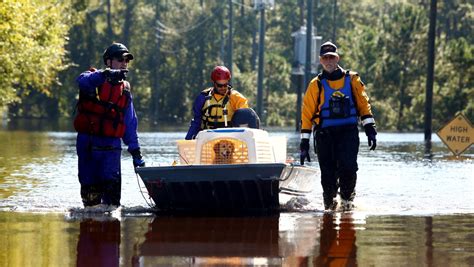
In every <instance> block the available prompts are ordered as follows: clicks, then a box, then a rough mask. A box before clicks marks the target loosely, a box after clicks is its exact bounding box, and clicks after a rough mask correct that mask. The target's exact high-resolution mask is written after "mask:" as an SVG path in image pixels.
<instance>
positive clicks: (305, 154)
mask: <svg viewBox="0 0 474 267" xmlns="http://www.w3.org/2000/svg"><path fill="white" fill-rule="evenodd" d="M305 159H307V160H308V162H311V158H310V157H309V139H308V138H301V143H300V162H301V165H304V160H305Z"/></svg>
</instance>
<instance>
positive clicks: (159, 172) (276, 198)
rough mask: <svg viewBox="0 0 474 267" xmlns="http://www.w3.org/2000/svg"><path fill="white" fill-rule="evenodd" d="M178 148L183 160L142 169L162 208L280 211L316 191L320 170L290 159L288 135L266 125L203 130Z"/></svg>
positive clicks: (158, 208) (141, 173) (156, 205)
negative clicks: (275, 132) (272, 133)
mask: <svg viewBox="0 0 474 267" xmlns="http://www.w3.org/2000/svg"><path fill="white" fill-rule="evenodd" d="M177 147H178V151H179V157H180V160H179V162H175V164H171V165H169V166H152V167H141V168H140V167H139V168H136V172H137V174H138V175H139V176H140V178H141V179H142V181H143V183H144V185H145V187H146V189H147V191H148V194H149V196H150V197H151V199H152V200H153V202H154V205H155V208H156V209H157V210H158V211H164V212H180V211H186V212H193V211H197V212H212V213H213V212H231V213H235V212H253V211H255V212H271V211H277V210H279V209H280V208H281V205H282V204H284V203H283V199H286V200H288V199H290V198H292V197H304V196H306V195H308V194H310V193H311V191H312V189H313V188H314V187H315V184H314V181H315V180H316V179H315V178H316V177H317V175H318V173H319V172H318V170H316V169H314V168H311V167H307V166H301V165H295V164H292V163H289V162H288V160H287V157H286V138H285V137H278V136H273V137H272V136H269V134H268V132H267V131H265V130H261V129H253V128H245V127H243V128H218V129H209V130H203V131H200V132H199V133H198V135H197V136H196V139H195V140H177Z"/></svg>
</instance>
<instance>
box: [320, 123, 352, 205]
mask: <svg viewBox="0 0 474 267" xmlns="http://www.w3.org/2000/svg"><path fill="white" fill-rule="evenodd" d="M314 138H315V148H314V150H315V151H316V153H317V155H318V160H319V167H320V169H321V185H322V187H323V197H324V199H325V200H329V199H332V198H334V197H336V194H337V190H338V188H340V194H341V198H342V199H343V200H353V199H354V196H355V185H356V180H357V170H358V166H357V154H358V153H359V130H358V129H357V126H356V125H353V126H337V127H328V128H324V129H319V130H316V132H315V136H314Z"/></svg>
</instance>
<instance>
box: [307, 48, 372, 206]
mask: <svg viewBox="0 0 474 267" xmlns="http://www.w3.org/2000/svg"><path fill="white" fill-rule="evenodd" d="M319 61H320V63H321V65H322V67H323V71H322V72H321V73H320V74H318V76H317V77H316V78H314V79H313V80H312V81H311V82H310V83H309V85H308V88H307V90H306V93H305V95H304V98H303V107H302V114H301V144H300V152H301V154H300V160H301V164H302V165H303V164H304V161H305V160H307V161H311V160H310V156H309V139H310V137H311V132H312V130H314V133H313V136H314V146H315V152H316V154H317V155H318V161H319V166H320V169H321V185H322V187H323V198H324V208H325V210H335V209H336V207H337V204H338V203H337V200H336V196H337V191H338V189H340V192H339V193H340V197H341V206H342V209H343V210H350V209H352V208H353V204H352V201H353V200H354V197H355V185H356V180H357V170H358V166H357V154H358V152H359V130H358V128H357V127H358V124H359V121H360V122H361V123H362V125H363V127H364V129H365V133H366V135H367V138H368V144H369V147H370V149H371V150H374V149H375V147H376V144H377V141H376V138H375V137H376V135H377V131H376V130H375V120H374V117H373V114H372V111H371V107H370V103H369V97H368V96H367V94H366V92H365V85H364V83H363V82H362V80H361V79H360V77H359V75H358V74H357V73H355V72H352V71H348V70H344V69H343V68H342V67H341V66H339V65H338V62H339V54H338V53H337V47H336V45H335V44H333V43H331V42H325V43H324V44H322V45H321V50H320V53H319Z"/></svg>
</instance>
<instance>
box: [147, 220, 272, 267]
mask: <svg viewBox="0 0 474 267" xmlns="http://www.w3.org/2000/svg"><path fill="white" fill-rule="evenodd" d="M278 234H279V231H278V216H272V217H255V218H254V217H238V218H235V217H234V218H225V217H204V218H192V217H166V218H155V219H154V220H153V222H152V223H150V225H149V227H148V232H147V233H146V234H145V241H144V242H143V243H142V244H141V245H140V246H139V262H140V265H144V266H154V265H182V264H186V265H188V264H204V265H242V264H245V265H248V264H278V265H280V264H281V258H280V255H279V243H278V241H279V238H278Z"/></svg>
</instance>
